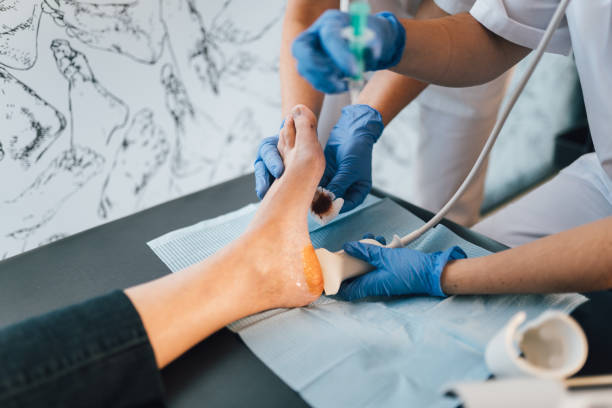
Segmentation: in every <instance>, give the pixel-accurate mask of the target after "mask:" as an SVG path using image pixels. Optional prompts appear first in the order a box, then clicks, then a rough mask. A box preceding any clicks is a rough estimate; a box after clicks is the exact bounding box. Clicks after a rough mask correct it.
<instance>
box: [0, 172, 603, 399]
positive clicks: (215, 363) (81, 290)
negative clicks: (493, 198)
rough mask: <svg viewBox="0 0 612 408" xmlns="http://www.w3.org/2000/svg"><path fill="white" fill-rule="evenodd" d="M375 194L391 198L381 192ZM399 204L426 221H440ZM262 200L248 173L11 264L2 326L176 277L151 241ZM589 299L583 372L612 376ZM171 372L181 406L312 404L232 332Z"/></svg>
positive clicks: (5, 270)
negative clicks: (587, 344)
mask: <svg viewBox="0 0 612 408" xmlns="http://www.w3.org/2000/svg"><path fill="white" fill-rule="evenodd" d="M373 194H374V195H377V196H380V197H382V196H388V195H386V194H384V193H382V192H381V191H378V190H374V191H373ZM390 198H392V199H394V200H395V201H396V202H398V203H399V204H400V205H402V206H403V207H405V208H407V209H408V210H410V211H411V212H413V213H414V214H415V215H417V216H419V217H420V218H422V219H424V220H427V219H429V218H430V217H431V216H432V214H431V213H430V212H428V211H425V210H423V209H421V208H419V207H416V206H414V205H412V204H409V203H407V202H404V201H402V200H399V199H396V198H394V197H390ZM256 201H257V198H256V196H255V189H254V184H253V176H252V175H246V176H243V177H239V178H236V179H234V180H231V181H228V182H226V183H223V184H220V185H217V186H213V187H210V188H208V189H205V190H202V191H199V192H196V193H194V194H190V195H187V196H184V197H181V198H178V199H175V200H173V201H169V202H167V203H164V204H161V205H158V206H156V207H153V208H150V209H148V210H144V211H141V212H139V213H136V214H133V215H130V216H128V217H125V218H121V219H119V220H116V221H113V222H110V223H107V224H104V225H101V226H98V227H95V228H92V229H90V230H87V231H84V232H81V233H78V234H75V235H72V236H70V237H68V238H65V239H62V240H59V241H56V242H53V243H51V244H49V245H45V246H43V247H40V248H37V249H34V250H32V251H28V252H26V253H23V254H21V255H18V256H15V257H12V258H9V259H7V260H4V261H2V262H0V327H3V326H6V325H8V324H11V323H15V322H18V321H20V320H23V319H26V318H28V317H32V316H35V315H38V314H42V313H45V312H48V311H51V310H53V309H57V308H60V307H63V306H68V305H70V304H73V303H76V302H80V301H83V300H86V299H89V298H91V297H94V296H98V295H102V294H105V293H107V292H109V291H112V290H114V289H123V288H127V287H129V286H133V285H136V284H138V283H142V282H145V281H149V280H152V279H155V278H159V277H161V276H163V275H165V274H168V273H170V272H169V270H168V268H167V267H166V266H165V265H164V264H163V263H162V262H161V261H160V259H159V258H158V257H157V256H155V254H154V253H153V252H152V251H151V250H150V249H149V247H148V246H147V244H146V243H147V242H148V241H150V240H152V239H153V238H156V237H158V236H160V235H163V234H164V233H166V232H168V231H172V230H175V229H177V228H180V227H184V226H188V225H191V224H194V223H196V222H198V221H201V220H204V219H208V218H213V217H216V216H218V215H221V214H224V213H227V212H230V211H233V210H236V209H238V208H241V207H243V206H244V205H246V204H248V203H250V202H256ZM443 224H444V225H446V226H447V227H449V228H450V229H451V230H453V231H454V232H455V233H457V234H458V235H460V236H461V237H463V238H464V239H467V240H468V241H471V242H473V243H475V244H477V245H479V246H481V247H483V248H485V249H488V250H490V251H494V252H496V251H501V250H504V249H506V247H505V246H503V245H501V244H500V243H497V242H495V241H493V240H491V239H488V238H486V237H484V236H482V235H479V234H477V233H475V232H473V231H470V230H469V229H466V228H463V227H461V226H459V225H457V224H454V223H452V222H450V221H444V222H443ZM611 273H612V271H611ZM587 296H588V297H589V298H590V299H591V301H589V302H587V303H585V304H583V305H582V306H580V307H579V308H578V309H576V311H574V313H572V314H573V315H574V317H575V318H576V319H577V320H578V321H579V322H580V323H581V325H582V326H583V328H584V329H585V331H586V332H587V337H588V338H589V346H590V356H589V360H588V361H587V366H586V367H585V369H584V370H583V373H584V374H598V373H603V372H605V371H608V372H612V352H610V351H608V350H609V349H610V348H612V320H610V314H611V313H612V292H609V291H608V292H600V293H594V294H587ZM162 376H163V382H164V385H165V388H166V393H167V397H168V404H169V406H171V407H199V406H202V405H203V404H205V405H206V406H208V407H214V406H222V407H228V406H262V407H271V406H279V407H281V406H282V407H288V406H307V405H306V403H305V402H304V401H303V400H302V399H301V398H300V396H299V394H297V393H296V392H294V391H293V390H292V389H291V388H289V387H288V386H287V385H285V383H283V382H282V381H281V380H280V379H279V378H278V377H277V376H276V375H275V374H274V373H273V372H272V371H270V369H268V368H267V367H266V366H265V365H264V364H263V363H262V362H260V361H259V360H258V359H257V357H255V355H253V354H252V353H251V351H250V350H249V349H248V348H247V347H246V346H245V345H244V343H243V342H242V341H241V340H240V338H239V337H238V335H236V334H233V333H231V332H230V331H229V330H227V329H223V330H221V331H219V332H217V333H216V334H214V335H212V336H211V337H209V338H208V339H206V340H204V341H203V342H201V343H200V344H199V345H197V346H196V347H194V348H193V349H192V350H190V351H189V352H187V353H186V354H185V355H183V356H182V357H181V358H179V359H178V360H177V361H175V362H174V363H172V364H171V365H169V366H168V367H167V368H165V369H164V370H163V371H162Z"/></svg>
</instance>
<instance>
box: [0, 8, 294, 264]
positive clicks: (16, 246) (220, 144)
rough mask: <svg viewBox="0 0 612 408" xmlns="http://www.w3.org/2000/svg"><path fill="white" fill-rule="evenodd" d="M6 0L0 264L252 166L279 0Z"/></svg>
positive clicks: (261, 130)
mask: <svg viewBox="0 0 612 408" xmlns="http://www.w3.org/2000/svg"><path fill="white" fill-rule="evenodd" d="M5 3H7V2H5ZM5 3H3V7H4V6H6V7H5V8H4V9H3V10H2V11H0V143H1V148H0V179H1V186H2V187H1V189H0V259H2V258H6V257H8V256H11V255H15V254H18V253H20V252H22V251H24V250H28V249H32V248H35V247H37V246H39V245H41V244H45V243H48V242H50V241H53V240H55V239H58V238H61V237H64V236H67V235H70V234H74V233H76V232H78V231H81V230H84V229H87V228H91V227H94V226H96V225H98V224H101V223H104V222H108V221H110V220H113V219H116V218H119V217H123V216H126V215H128V214H130V213H133V212H135V211H138V210H140V209H143V208H146V207H150V206H152V205H155V204H158V203H160V202H163V201H166V200H169V199H171V198H174V197H177V196H180V195H184V194H187V193H190V192H192V191H195V190H199V189H201V188H204V187H207V186H209V185H211V184H215V183H219V182H221V181H224V180H227V179H230V178H232V177H235V176H237V175H240V174H244V173H246V172H249V171H251V168H252V162H253V159H254V157H255V153H256V148H257V145H258V142H259V140H260V139H261V138H262V137H264V136H267V135H268V134H267V133H266V132H273V131H275V130H276V129H277V128H278V125H279V117H280V114H279V112H280V98H279V85H278V79H277V78H278V50H279V41H280V28H281V19H282V13H283V11H284V10H283V8H284V2H279V1H275V0H267V1H266V0H262V1H258V2H257V7H253V4H254V3H253V2H252V1H249V0H230V1H226V0H168V1H162V0H130V1H129V2H128V1H122V0H115V1H113V2H109V1H98V2H97V3H100V4H99V5H98V6H91V5H87V4H86V3H81V4H79V3H74V2H72V1H67V0H59V1H58V2H57V3H59V4H57V3H56V1H55V0H48V1H47V2H42V1H40V0H38V1H32V0H15V1H9V2H8V4H5ZM105 3H112V4H105ZM119 3H126V4H125V5H120V4H119Z"/></svg>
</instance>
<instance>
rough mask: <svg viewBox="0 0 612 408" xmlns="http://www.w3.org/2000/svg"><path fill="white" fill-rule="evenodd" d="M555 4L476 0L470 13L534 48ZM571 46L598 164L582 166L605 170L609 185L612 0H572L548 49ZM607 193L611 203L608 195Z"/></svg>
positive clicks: (567, 49) (552, 0)
mask: <svg viewBox="0 0 612 408" xmlns="http://www.w3.org/2000/svg"><path fill="white" fill-rule="evenodd" d="M558 4H559V0H477V1H476V2H475V4H474V6H473V7H472V9H471V10H470V13H471V14H472V16H474V18H476V19H477V20H478V21H479V22H480V23H481V24H482V25H484V26H485V27H487V28H488V29H489V30H491V31H492V32H494V33H496V34H498V35H499V36H501V37H503V38H505V39H507V40H508V41H511V42H513V43H516V44H519V45H522V46H525V47H528V48H532V49H533V48H536V47H537V45H538V43H539V41H540V39H541V38H542V35H543V34H544V31H545V30H546V26H547V25H548V23H549V22H550V19H551V18H552V15H553V14H554V12H555V10H556V8H557V6H558ZM571 50H573V52H574V56H575V60H576V67H577V69H578V76H579V78H580V84H581V85H582V92H583V95H584V103H585V106H586V111H587V117H588V121H589V127H590V129H591V136H592V138H593V144H594V145H595V151H596V153H597V157H598V159H599V164H600V167H601V168H599V169H597V168H594V169H586V168H583V171H584V172H585V173H586V172H590V173H592V176H593V177H596V175H597V174H600V173H601V172H602V170H603V172H605V174H606V175H607V180H604V182H605V183H606V184H607V186H608V187H609V186H610V185H611V184H610V183H612V127H611V123H610V122H611V121H612V0H572V1H571V2H570V4H569V6H568V8H567V11H566V14H565V19H564V20H563V22H562V24H561V26H560V28H559V29H558V30H557V32H556V33H555V34H554V36H553V38H552V41H551V43H550V45H549V47H548V50H547V51H549V52H553V53H558V54H568V53H569V52H570V51H571ZM593 165H594V166H597V163H595V162H594V164H593ZM585 176H587V175H586V174H585ZM589 178H592V177H589ZM595 181H596V180H593V182H594V183H595ZM599 182H601V180H599ZM608 199H609V201H610V202H611V203H612V196H609V197H608Z"/></svg>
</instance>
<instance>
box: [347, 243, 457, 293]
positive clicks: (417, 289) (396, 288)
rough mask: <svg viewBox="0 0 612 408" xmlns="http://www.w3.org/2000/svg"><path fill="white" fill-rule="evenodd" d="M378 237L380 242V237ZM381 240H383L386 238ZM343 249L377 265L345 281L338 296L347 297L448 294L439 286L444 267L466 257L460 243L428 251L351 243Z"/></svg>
mask: <svg viewBox="0 0 612 408" xmlns="http://www.w3.org/2000/svg"><path fill="white" fill-rule="evenodd" d="M367 237H368V238H371V237H372V236H367ZM376 239H377V240H378V241H379V242H381V240H380V239H378V237H377V238H376ZM381 243H384V239H383V241H382V242H381ZM344 251H345V252H346V253H347V254H349V255H351V256H353V257H355V258H358V259H361V260H362V261H365V262H368V263H370V264H372V265H373V266H374V267H375V268H376V269H375V270H373V271H372V272H369V273H367V274H365V275H362V276H359V277H357V278H355V279H352V280H349V281H347V282H344V283H343V284H342V286H341V287H340V290H339V291H338V295H339V296H340V297H341V298H343V299H345V300H356V299H360V298H363V297H366V296H397V295H408V294H428V295H432V296H441V297H446V295H445V294H444V292H443V291H442V287H441V286H440V276H441V275H442V270H443V269H444V266H445V265H446V264H447V263H448V262H449V261H450V260H454V259H463V258H466V257H467V256H466V254H465V252H463V250H462V249H461V248H459V247H458V246H454V247H452V248H449V249H447V250H446V251H442V252H434V253H431V254H426V253H423V252H421V251H415V250H414V249H410V248H384V247H379V246H376V245H370V244H364V243H361V242H348V243H346V244H344Z"/></svg>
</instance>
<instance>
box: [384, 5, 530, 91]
mask: <svg viewBox="0 0 612 408" xmlns="http://www.w3.org/2000/svg"><path fill="white" fill-rule="evenodd" d="M400 22H401V23H402V25H403V27H404V29H405V31H406V45H405V48H404V53H403V56H402V59H401V61H400V62H399V64H397V65H396V66H394V67H393V68H392V70H393V71H394V72H397V73H400V74H403V75H409V76H412V77H414V78H419V79H421V80H423V81H426V82H430V83H435V84H438V85H444V86H454V87H462V86H473V85H479V84H483V83H485V82H489V81H491V80H493V79H495V78H497V77H498V76H499V75H501V74H502V73H504V72H505V71H507V70H508V69H509V68H511V67H512V66H514V65H515V64H516V63H517V62H519V61H520V60H521V59H522V58H524V57H525V56H526V55H527V54H528V53H529V51H531V50H530V49H529V48H525V47H522V46H520V45H517V44H514V43H512V42H510V41H508V40H506V39H504V38H502V37H500V36H498V35H496V34H494V33H492V32H491V31H489V30H487V29H486V28H485V27H484V26H483V25H481V24H480V23H479V22H478V21H477V20H476V19H475V18H474V17H472V16H471V15H470V14H469V13H461V14H457V15H454V16H448V17H443V18H438V19H434V20H424V21H419V20H406V19H400Z"/></svg>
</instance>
